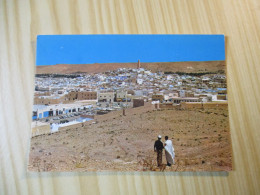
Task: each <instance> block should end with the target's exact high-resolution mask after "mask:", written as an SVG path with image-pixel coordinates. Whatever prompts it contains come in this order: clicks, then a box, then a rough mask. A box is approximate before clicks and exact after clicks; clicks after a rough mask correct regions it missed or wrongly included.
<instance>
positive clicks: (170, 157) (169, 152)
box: [164, 136, 175, 166]
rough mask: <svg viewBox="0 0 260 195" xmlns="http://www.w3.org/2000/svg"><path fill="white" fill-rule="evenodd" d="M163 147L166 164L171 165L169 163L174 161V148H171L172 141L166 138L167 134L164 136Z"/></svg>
mask: <svg viewBox="0 0 260 195" xmlns="http://www.w3.org/2000/svg"><path fill="white" fill-rule="evenodd" d="M164 149H165V156H166V161H167V165H168V166H171V165H173V164H175V162H174V158H175V153H174V148H173V145H172V141H171V140H169V139H168V136H165V143H164Z"/></svg>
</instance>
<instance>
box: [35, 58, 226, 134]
mask: <svg viewBox="0 0 260 195" xmlns="http://www.w3.org/2000/svg"><path fill="white" fill-rule="evenodd" d="M226 101H227V89H226V76H225V74H224V72H222V71H218V72H204V73H187V74H185V73H183V72H152V71H150V70H148V69H145V68H142V67H141V65H140V62H138V63H137V67H136V68H119V69H117V70H113V71H106V72H103V73H92V74H87V73H74V74H39V75H36V78H35V95H34V106H33V115H32V119H33V127H36V126H41V125H43V126H49V128H47V129H48V130H47V131H55V130H58V128H59V127H62V126H67V125H71V124H75V123H81V122H85V121H88V120H93V119H94V118H95V116H96V115H103V114H107V113H108V112H113V111H115V110H123V111H124V110H125V109H127V108H136V107H140V106H144V104H145V103H150V104H154V105H155V107H158V108H159V107H163V106H165V105H166V106H175V105H179V104H181V103H182V102H187V103H190V102H197V103H201V104H203V103H207V102H226ZM33 135H34V134H33ZM35 135H37V133H35Z"/></svg>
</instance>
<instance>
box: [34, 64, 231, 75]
mask: <svg viewBox="0 0 260 195" xmlns="http://www.w3.org/2000/svg"><path fill="white" fill-rule="evenodd" d="M141 67H142V68H145V69H148V70H151V71H152V72H156V71H163V72H165V71H168V72H186V73H192V72H208V71H211V72H216V71H219V70H225V69H226V66H225V62H224V61H208V62H152V63H141ZM118 68H137V63H136V62H135V63H104V64H99V63H95V64H57V65H51V66H50V65H49V66H36V74H52V73H57V74H71V73H99V72H105V71H109V70H116V69H118Z"/></svg>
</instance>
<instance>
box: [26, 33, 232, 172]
mask: <svg viewBox="0 0 260 195" xmlns="http://www.w3.org/2000/svg"><path fill="white" fill-rule="evenodd" d="M230 170H232V150H231V138H230V131H229V116H228V96H227V78H226V64H225V37H224V35H38V36H37V49H36V73H35V92H34V105H33V110H32V133H31V146H30V154H29V161H28V171H36V172H49V171H55V172H69V171H73V172H100V171H111V172H117V171H122V172H132V171H158V172H160V171H172V172H179V171H230Z"/></svg>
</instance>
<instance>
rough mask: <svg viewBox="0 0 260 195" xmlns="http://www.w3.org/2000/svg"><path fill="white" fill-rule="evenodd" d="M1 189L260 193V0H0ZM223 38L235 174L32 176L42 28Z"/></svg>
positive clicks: (49, 31)
mask: <svg viewBox="0 0 260 195" xmlns="http://www.w3.org/2000/svg"><path fill="white" fill-rule="evenodd" d="M0 2H1V3H0V128H1V129H0V157H1V158H0V194H80V193H82V194H85V193H89V194H98V193H101V194H119V193H122V194H260V184H259V181H260V170H259V166H260V147H259V142H260V114H259V113H260V98H259V97H260V90H259V89H260V46H259V45H260V42H259V40H260V1H259V0H208V1H206V0H82V1H76V0H75V1H73V0H31V1H29V0H17V1H15V0H6V1H4V0H0ZM114 33H116V34H118V33H119V34H157V33H162V34H215V33H217V34H225V35H226V36H227V41H226V43H227V51H226V53H227V65H228V67H227V71H228V73H227V74H228V87H229V88H228V93H229V110H230V126H231V134H232V135H231V137H232V146H233V161H234V171H232V172H230V173H229V174H228V173H81V174H79V173H39V174H38V173H33V174H32V173H27V172H26V163H27V157H28V151H29V150H28V149H29V145H30V122H31V109H32V103H33V88H34V66H35V65H34V54H35V51H34V45H33V42H35V40H36V35H37V34H114Z"/></svg>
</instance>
